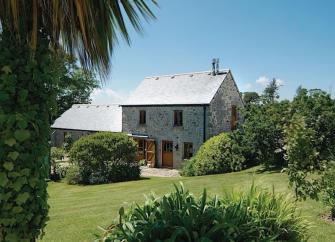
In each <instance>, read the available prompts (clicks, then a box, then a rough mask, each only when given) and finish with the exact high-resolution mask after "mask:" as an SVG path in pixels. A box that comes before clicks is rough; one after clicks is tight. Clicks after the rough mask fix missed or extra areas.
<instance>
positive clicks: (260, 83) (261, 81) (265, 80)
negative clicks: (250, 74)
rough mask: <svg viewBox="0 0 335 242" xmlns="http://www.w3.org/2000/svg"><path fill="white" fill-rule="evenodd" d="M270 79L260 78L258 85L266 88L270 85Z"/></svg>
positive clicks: (257, 81)
mask: <svg viewBox="0 0 335 242" xmlns="http://www.w3.org/2000/svg"><path fill="white" fill-rule="evenodd" d="M269 81H270V79H269V78H267V77H266V76H260V77H259V78H258V79H257V80H256V83H257V84H259V85H261V86H263V87H265V86H266V85H268V84H269Z"/></svg>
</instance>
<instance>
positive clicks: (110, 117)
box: [51, 104, 122, 132]
mask: <svg viewBox="0 0 335 242" xmlns="http://www.w3.org/2000/svg"><path fill="white" fill-rule="evenodd" d="M51 128H54V129H72V130H87V131H112V132H121V131H122V109H121V107H120V106H119V105H117V104H111V105H93V104H74V105H73V106H72V107H71V108H70V109H69V110H67V111H65V112H64V113H63V114H62V115H61V116H60V117H59V118H58V119H56V121H55V122H54V124H53V125H52V126H51Z"/></svg>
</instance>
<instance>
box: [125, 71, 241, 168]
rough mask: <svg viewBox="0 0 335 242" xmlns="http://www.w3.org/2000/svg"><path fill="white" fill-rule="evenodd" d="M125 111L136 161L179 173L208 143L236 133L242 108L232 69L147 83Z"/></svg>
mask: <svg viewBox="0 0 335 242" xmlns="http://www.w3.org/2000/svg"><path fill="white" fill-rule="evenodd" d="M121 106H122V132H126V133H128V134H129V135H131V136H133V137H134V139H135V140H136V141H137V142H138V153H137V159H138V160H141V159H147V161H148V162H149V163H155V164H156V166H159V167H170V168H180V167H181V165H182V163H183V161H184V160H185V159H189V158H190V157H192V155H193V154H194V153H195V152H196V151H197V150H198V149H199V147H200V146H201V144H202V143H203V142H205V141H206V140H207V139H208V138H210V137H212V136H214V135H217V134H219V133H221V132H225V131H230V130H231V129H233V128H235V126H236V123H237V121H238V119H239V115H238V108H239V107H241V106H243V101H242V99H241V96H240V93H239V90H238V88H237V85H236V83H235V81H234V78H233V75H232V73H231V71H230V70H221V71H206V72H194V73H186V74H175V75H166V76H154V77H147V78H145V79H144V80H143V81H142V83H141V84H140V85H139V86H138V87H137V89H136V90H135V91H134V92H133V93H132V95H131V96H130V97H129V98H128V100H127V101H126V102H125V103H124V104H122V105H121Z"/></svg>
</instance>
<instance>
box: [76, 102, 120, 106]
mask: <svg viewBox="0 0 335 242" xmlns="http://www.w3.org/2000/svg"><path fill="white" fill-rule="evenodd" d="M74 106H106V107H107V106H120V103H110V104H92V103H75V104H72V107H74Z"/></svg>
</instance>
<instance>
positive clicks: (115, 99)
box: [91, 88, 129, 104]
mask: <svg viewBox="0 0 335 242" xmlns="http://www.w3.org/2000/svg"><path fill="white" fill-rule="evenodd" d="M128 96H129V94H128V93H126V92H123V91H116V90H114V89H112V88H102V89H101V88H96V89H94V90H93V92H92V94H91V99H92V103H93V104H121V103H122V102H124V101H125V100H126V99H127V97H128Z"/></svg>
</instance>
